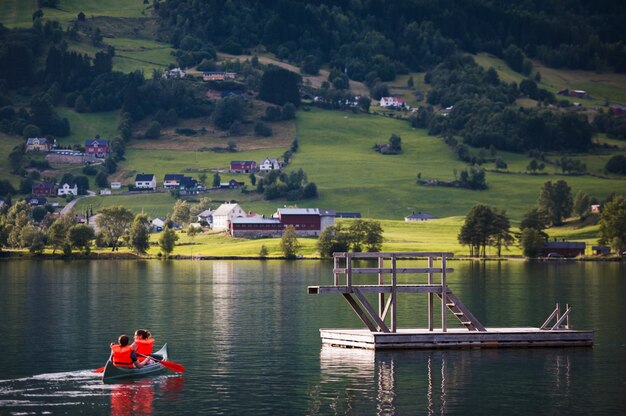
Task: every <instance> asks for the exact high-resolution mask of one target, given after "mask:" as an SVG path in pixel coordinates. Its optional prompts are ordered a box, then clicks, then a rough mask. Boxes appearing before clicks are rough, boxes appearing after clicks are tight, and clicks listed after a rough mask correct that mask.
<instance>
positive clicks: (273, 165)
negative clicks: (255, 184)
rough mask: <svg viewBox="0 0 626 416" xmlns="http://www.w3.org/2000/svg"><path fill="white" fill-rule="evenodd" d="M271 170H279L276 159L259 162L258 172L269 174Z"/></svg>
mask: <svg viewBox="0 0 626 416" xmlns="http://www.w3.org/2000/svg"><path fill="white" fill-rule="evenodd" d="M273 170H280V163H279V162H278V160H277V159H270V158H265V159H263V160H262V161H260V162H259V171H260V172H270V171H273Z"/></svg>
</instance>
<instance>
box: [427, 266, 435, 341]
mask: <svg viewBox="0 0 626 416" xmlns="http://www.w3.org/2000/svg"><path fill="white" fill-rule="evenodd" d="M428 268H429V269H432V268H433V258H432V257H428ZM433 273H434V272H430V271H429V272H428V284H429V285H432V284H433ZM433 322H434V320H433V294H432V293H429V294H428V330H429V331H432V330H433V329H434V324H433Z"/></svg>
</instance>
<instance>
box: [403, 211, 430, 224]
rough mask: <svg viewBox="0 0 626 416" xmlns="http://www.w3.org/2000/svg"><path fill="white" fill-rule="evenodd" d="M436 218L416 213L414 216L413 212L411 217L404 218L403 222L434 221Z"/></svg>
mask: <svg viewBox="0 0 626 416" xmlns="http://www.w3.org/2000/svg"><path fill="white" fill-rule="evenodd" d="M436 218H437V217H435V216H434V215H430V214H422V213H421V212H418V213H417V214H416V213H415V212H413V213H412V214H411V215H408V216H406V217H404V221H406V222H418V221H428V220H434V219H436Z"/></svg>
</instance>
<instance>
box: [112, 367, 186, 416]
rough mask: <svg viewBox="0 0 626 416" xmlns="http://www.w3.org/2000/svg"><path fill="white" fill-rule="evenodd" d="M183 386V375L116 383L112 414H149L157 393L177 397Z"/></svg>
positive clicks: (121, 415) (137, 415) (166, 396)
mask: <svg viewBox="0 0 626 416" xmlns="http://www.w3.org/2000/svg"><path fill="white" fill-rule="evenodd" d="M182 388H183V377H167V378H158V379H148V378H146V379H142V380H132V381H127V382H124V383H122V384H116V385H115V386H114V388H113V390H112V391H111V416H135V415H136V416H148V415H152V413H153V410H154V408H153V401H154V398H155V395H158V396H165V398H166V399H170V400H172V399H175V398H176V396H177V394H178V393H179V392H180V391H181V390H182Z"/></svg>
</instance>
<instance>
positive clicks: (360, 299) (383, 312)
mask: <svg viewBox="0 0 626 416" xmlns="http://www.w3.org/2000/svg"><path fill="white" fill-rule="evenodd" d="M453 256H454V254H453V253H446V252H412V253H383V252H377V253H334V254H333V261H334V267H333V285H332V286H309V287H308V293H309V294H330V293H335V294H336V293H338V294H341V295H343V297H344V298H345V300H346V301H347V302H348V304H349V305H350V306H351V307H352V309H353V310H354V312H355V313H356V314H357V316H359V318H360V319H361V321H362V322H363V323H364V324H365V325H366V326H367V327H368V328H369V330H370V331H372V332H386V333H395V332H397V329H398V327H397V299H398V294H399V293H426V294H427V295H428V304H427V313H428V329H429V330H430V331H433V330H434V310H435V306H434V296H435V295H436V296H438V297H439V298H440V299H441V330H442V331H443V332H446V331H447V319H446V318H447V317H446V314H447V311H448V310H450V311H451V312H452V313H453V314H454V316H455V317H456V318H458V319H459V321H461V323H462V324H463V325H464V326H465V327H466V328H467V329H468V330H470V331H485V327H484V326H483V325H482V324H481V323H480V322H479V321H478V320H477V319H476V318H475V317H474V316H473V315H472V313H471V312H470V311H469V309H467V308H466V307H465V305H463V304H462V303H461V301H460V300H459V299H458V298H457V297H456V296H455V295H454V294H453V293H452V291H451V290H450V289H449V288H448V285H447V281H446V278H447V275H448V273H452V272H453V271H454V269H452V268H449V267H448V266H447V259H448V258H451V257H453ZM424 259H426V262H427V267H398V261H399V260H422V261H423V260H424ZM355 260H376V264H377V267H357V265H355V264H354V261H355ZM436 261H439V262H440V266H439V267H434V264H435V262H436ZM386 264H387V265H386ZM368 274H369V275H371V274H376V275H377V276H378V280H377V284H376V285H362V284H355V276H359V275H368ZM399 274H418V275H424V274H425V275H426V284H398V275H399ZM436 274H439V275H440V282H439V283H434V277H435V275H436ZM341 276H345V284H341V283H342V279H341ZM367 293H375V294H377V299H378V308H377V309H376V308H374V307H373V306H372V305H371V304H370V302H369V301H368V299H367V298H366V297H365V294H367ZM386 295H388V297H387V296H386ZM387 316H389V321H390V324H389V326H387V324H386V323H385V320H386V318H387Z"/></svg>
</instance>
